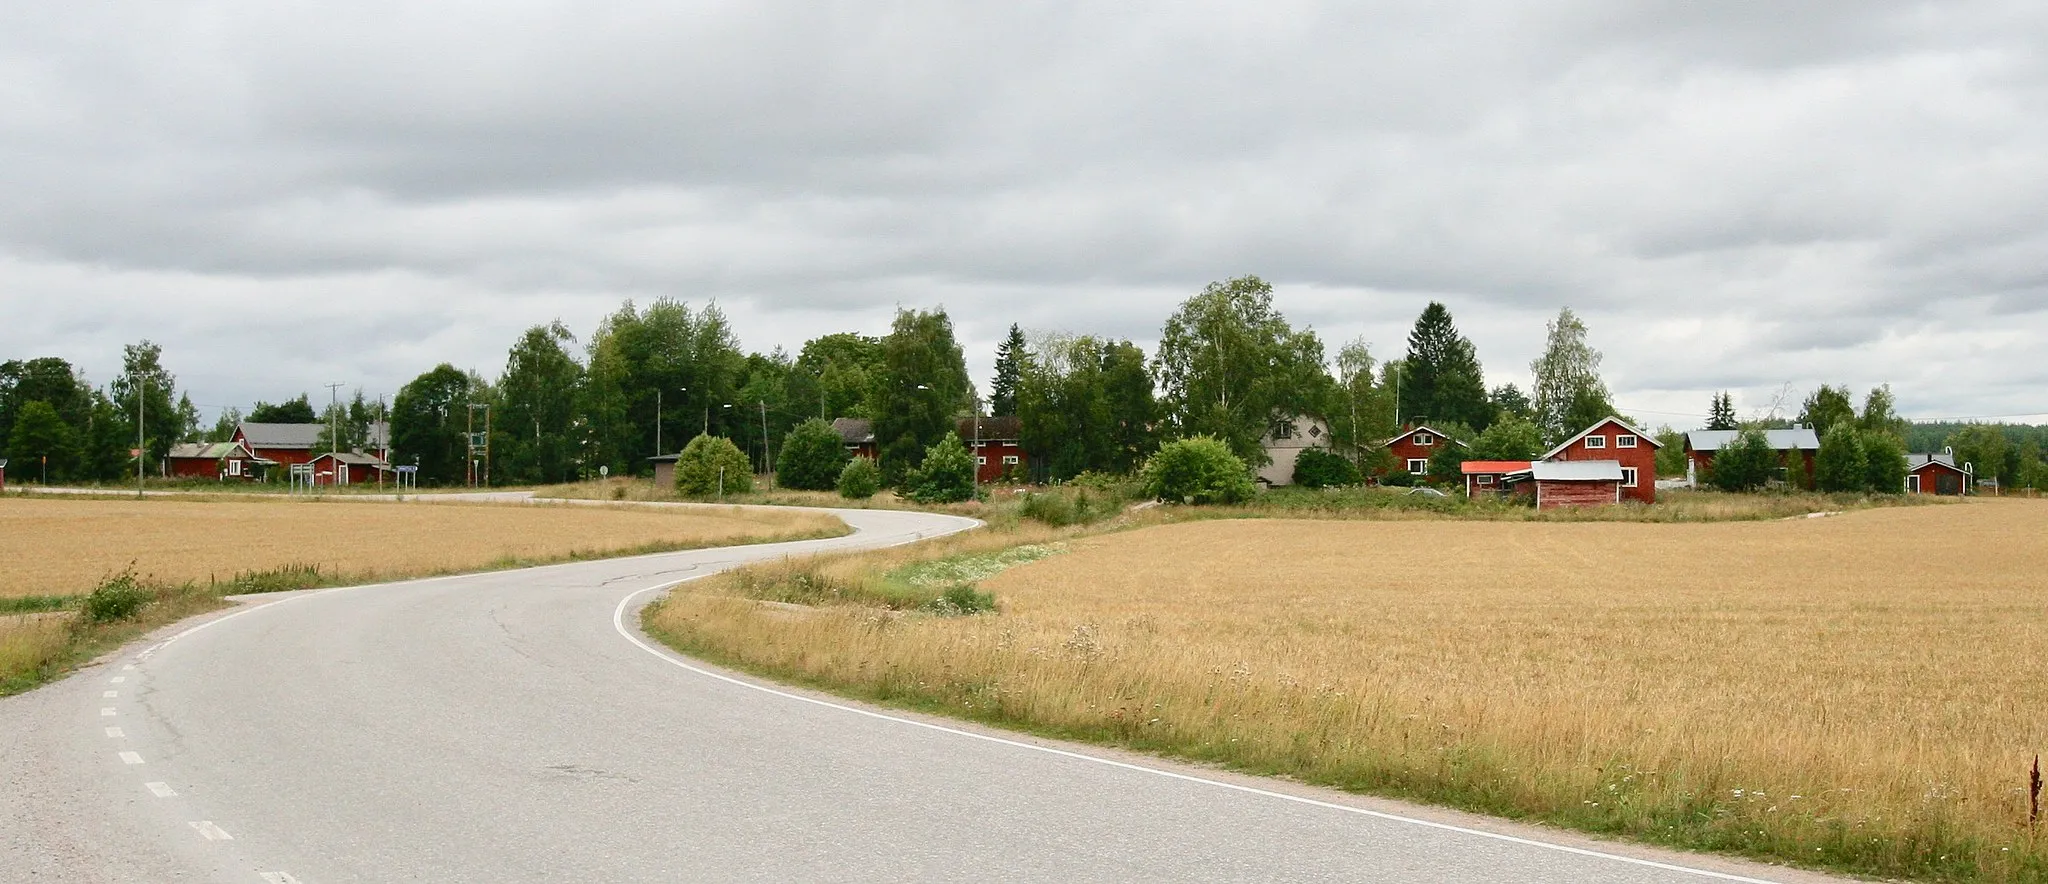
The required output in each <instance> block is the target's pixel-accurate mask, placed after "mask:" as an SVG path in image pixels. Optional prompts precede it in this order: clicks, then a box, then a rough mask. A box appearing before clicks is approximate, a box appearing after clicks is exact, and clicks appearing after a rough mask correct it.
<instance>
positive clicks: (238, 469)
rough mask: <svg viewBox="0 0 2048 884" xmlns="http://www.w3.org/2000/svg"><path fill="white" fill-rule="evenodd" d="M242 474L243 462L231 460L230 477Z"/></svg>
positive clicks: (229, 463) (229, 465)
mask: <svg viewBox="0 0 2048 884" xmlns="http://www.w3.org/2000/svg"><path fill="white" fill-rule="evenodd" d="M241 474H242V462H241V461H239V460H231V461H228V475H230V476H240V475H241Z"/></svg>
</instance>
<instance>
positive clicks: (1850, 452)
mask: <svg viewBox="0 0 2048 884" xmlns="http://www.w3.org/2000/svg"><path fill="white" fill-rule="evenodd" d="M1792 458H1793V460H1795V461H1798V460H1804V458H1803V457H1801V456H1800V455H1799V454H1797V453H1796V452H1795V453H1794V454H1793V455H1792ZM1902 462H1903V461H1902ZM1813 471H1814V473H1815V474H1817V475H1816V478H1817V479H1818V480H1819V485H1820V490H1822V491H1835V492H1841V491H1863V490H1865V489H1867V488H1869V486H1870V462H1869V461H1868V460H1866V459H1865V455H1864V452H1863V440H1862V438H1861V434H1859V433H1857V432H1856V428H1855V427H1853V426H1850V425H1849V424H1847V423H1839V424H1836V425H1834V426H1833V427H1830V428H1828V434H1827V435H1826V436H1823V437H1821V440H1820V453H1819V454H1818V455H1816V456H1815V457H1814V468H1813ZM1900 481H1901V484H1903V483H1904V480H1900Z"/></svg>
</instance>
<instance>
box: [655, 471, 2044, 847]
mask: <svg viewBox="0 0 2048 884" xmlns="http://www.w3.org/2000/svg"><path fill="white" fill-rule="evenodd" d="M1048 536H1049V535H1048ZM993 540H994V538H982V539H981V540H979V541H962V542H961V543H960V544H956V545H955V546H954V547H953V548H952V549H953V550H954V551H955V552H956V553H957V552H958V551H971V550H972V549H973V548H974V547H973V544H976V543H980V544H983V545H985V546H988V547H993V546H994V544H993V543H992V542H991V541H993ZM1064 549H1065V551H1064V552H1061V553H1059V554H1055V555H1053V556H1051V557H1049V558H1045V559H1043V560H1041V561H1037V562H1035V563H1032V564H1027V565H1022V566H1018V567H1015V568H1012V569H1010V570H1008V571H1005V572H1003V573H1001V574H1000V575H998V576H996V577H994V578H992V579H989V580H987V581H986V582H984V583H983V584H982V586H983V588H985V589H988V590H992V591H993V592H994V593H995V595H996V597H997V599H998V600H999V602H1000V605H1001V611H1002V612H1001V613H1000V614H999V615H995V616H980V617H954V618H939V617H926V616H898V615H889V614H885V613H881V612H877V611H874V610H872V609H857V608H838V609H829V608H828V609H825V610H822V611H820V612H819V613H817V614H815V615H813V616H810V617H804V618H795V619H792V618H789V617H787V616H786V615H783V616H772V615H769V616H764V615H763V613H762V612H761V611H760V610H759V609H758V608H756V607H754V606H751V605H750V604H749V603H746V602H743V601H739V600H735V599H733V598H731V597H730V596H724V597H721V596H720V595H718V593H719V592H721V590H720V589H719V585H716V584H714V585H707V586H704V587H702V588H698V589H692V590H690V591H689V592H687V593H686V594H682V595H678V596H677V597H676V598H675V599H674V600H672V601H671V602H669V603H667V604H665V605H664V606H663V607H662V608H661V609H660V610H658V611H656V612H655V614H654V615H653V620H652V623H653V625H654V626H656V627H657V628H658V629H661V630H663V631H664V632H665V633H666V634H668V635H671V636H673V637H674V638H675V639H676V640H677V641H678V642H679V643H681V644H683V645H685V646H687V647H692V648H695V649H697V650H700V651H702V652H705V653H711V654H715V655H718V656H721V657H723V658H725V659H730V660H735V661H738V662H743V663H747V664H751V665H754V666H756V667H759V668H762V669H764V670H767V671H772V672H777V673H781V674H785V675H788V676H792V677H799V678H804V679H807V680H811V681H815V682H819V683H825V684H834V685H839V686H842V687H845V688H848V689H851V690H854V691H856V692H858V693H861V694H864V695H868V696H875V697H883V698H892V699H900V700H910V701H913V702H918V703H924V704H930V705H935V706H939V707H941V708H947V707H950V708H952V709H954V710H955V711H956V712H958V713H960V714H966V715H970V716H976V717H982V718H986V719H989V720H996V721H1003V722H1010V723H1022V724H1028V725H1032V726H1037V727H1042V728H1046V729H1049V730H1052V731H1054V732H1060V733H1068V734H1073V735H1079V736H1085V737H1090V738H1095V739H1105V740H1110V741H1113V742H1121V743H1125V744H1129V745H1134V746H1138V747H1142V748H1151V749H1157V750H1161V751H1167V752H1170V753H1174V754H1179V755H1183V756H1188V757H1194V758H1202V759H1212V760H1217V761H1222V762H1226V763H1231V764H1234V765H1237V766H1240V767H1244V768H1247V769H1252V770H1261V771H1270V772H1278V773H1287V774H1292V775H1296V776H1301V777H1303V778H1305V779H1309V780H1313V781H1316V782H1322V783H1328V784H1334V785H1340V786H1345V787H1350V788H1359V789H1366V790H1370V791H1376V792H1381V793H1386V794H1400V795H1412V796H1417V797H1422V798H1427V799H1431V800H1439V801H1446V802H1449V803H1453V804H1458V805H1461V806H1466V807H1471V808H1474V809H1480V810H1485V811H1489V812H1495V813H1503V814H1508V815H1513V816H1527V817H1534V818H1541V819H1547V820H1551V821H1554V822H1559V823H1563V824H1567V825H1574V826H1578V827H1582V828H1587V829H1593V830H1598V831H1610V832H1620V833H1627V834H1632V835H1635V836H1638V837H1648V838H1651V839H1653V840H1662V841H1665V842H1669V843H1680V844H1686V845H1691V846H1697V847H1707V848H1713V849H1720V850H1730V851H1735V852H1742V853H1749V854H1754V855H1762V856H1769V857H1776V858H1779V859H1786V860H1791V861H1797V862H1806V863H1813V864H1817V865H1827V866H1832V867H1836V868H1847V869H1856V870H1863V871H1872V872H1879V873H1886V874H1908V875H1913V876H1930V877H1942V878H1946V877H1954V878H1959V879H1982V880H2036V879H2040V878H2042V877H2043V870H2044V868H2048V863H2044V852H2048V851H2044V850H2043V849H2042V848H2041V847H2040V846H2037V845H2036V843H2035V841H2034V835H2033V830H2032V829H2031V828H2030V827H2029V826H2028V795H2027V788H2026V786H2027V776H2026V775H2027V769H2028V765H2029V763H2030V762H2031V761H2032V759H2033V757H2034V753H2036V752H2038V751H2041V750H2043V749H2048V503H2044V502H2038V501H1977V502H1972V503H1969V504H1966V505H1957V506H1939V507H1909V508H1896V509H1871V510H1863V511H1858V512H1852V513H1848V514H1845V515H1841V516H1837V517H1833V518H1816V519H1798V520H1790V521H1772V522H1737V523H1720V524H1681V525H1673V524H1638V523H1597V522H1584V523H1508V522H1344V521H1321V520H1318V521H1300V520H1232V521H1202V522H1188V523H1181V524H1171V525H1165V526H1160V527H1153V528H1144V529H1139V530H1133V531H1125V532H1121V533H1110V534H1102V535H1097V536H1082V537H1076V538H1074V539H1071V540H1067V541H1064ZM898 555H899V556H900V555H902V554H901V553H899V554H898ZM889 561H893V562H900V561H901V560H900V559H894V560H889ZM852 564H853V563H849V562H841V563H835V564H831V565H828V566H826V567H827V568H828V569H837V570H841V571H842V572H844V569H847V568H849V567H852ZM872 567H875V568H881V567H886V566H883V565H875V566H872ZM724 585H725V586H726V587H727V588H726V589H725V590H723V591H724V592H731V591H732V587H733V586H734V585H735V584H733V583H731V582H728V583H726V584H724ZM2043 824H2044V825H2048V822H2044V823H2043Z"/></svg>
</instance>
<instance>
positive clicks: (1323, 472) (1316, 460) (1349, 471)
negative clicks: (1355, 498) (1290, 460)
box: [1294, 448, 1365, 488]
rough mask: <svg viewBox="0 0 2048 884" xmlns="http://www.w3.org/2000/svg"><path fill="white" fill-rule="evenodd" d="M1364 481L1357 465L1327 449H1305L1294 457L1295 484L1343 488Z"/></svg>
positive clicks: (1309, 486) (1306, 486)
mask: <svg viewBox="0 0 2048 884" xmlns="http://www.w3.org/2000/svg"><path fill="white" fill-rule="evenodd" d="M1364 481H1365V478H1364V477H1363V476H1360V475H1359V474H1358V467H1357V466H1356V465H1354V464H1352V463H1351V461H1349V460H1346V459H1344V458H1343V457H1341V456H1339V455H1337V454H1333V453H1331V452H1330V451H1328V450H1326V449H1322V448H1309V449H1305V450H1303V451H1302V452H1301V454H1300V455H1299V456H1297V457H1295V459H1294V484H1296V485H1300V486H1301V487H1303V488H1342V487H1345V486H1347V485H1357V484H1360V483H1363V482H1364Z"/></svg>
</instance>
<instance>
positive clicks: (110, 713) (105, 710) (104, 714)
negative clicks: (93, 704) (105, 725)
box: [100, 706, 114, 718]
mask: <svg viewBox="0 0 2048 884" xmlns="http://www.w3.org/2000/svg"><path fill="white" fill-rule="evenodd" d="M100 717H101V718H113V717H114V707H112V706H101V707H100Z"/></svg>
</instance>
